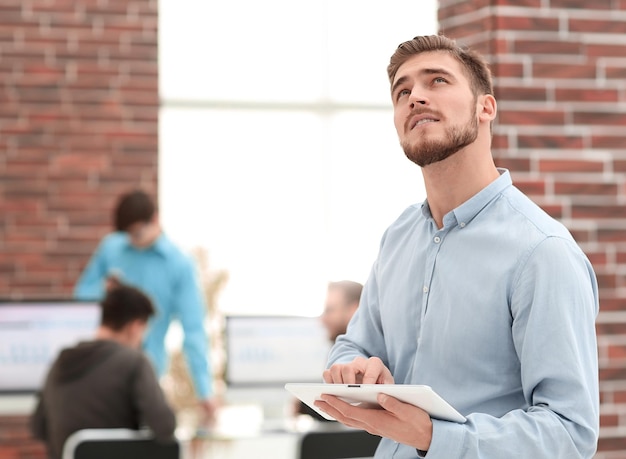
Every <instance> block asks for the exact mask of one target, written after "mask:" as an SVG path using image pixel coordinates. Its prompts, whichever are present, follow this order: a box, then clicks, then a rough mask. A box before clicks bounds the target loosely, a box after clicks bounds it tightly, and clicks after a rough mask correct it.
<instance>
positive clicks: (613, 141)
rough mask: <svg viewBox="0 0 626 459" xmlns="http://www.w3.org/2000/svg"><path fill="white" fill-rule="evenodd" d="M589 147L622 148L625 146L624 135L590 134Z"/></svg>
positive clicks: (625, 138)
mask: <svg viewBox="0 0 626 459" xmlns="http://www.w3.org/2000/svg"><path fill="white" fill-rule="evenodd" d="M591 148H601V149H620V150H623V149H624V148H626V136H625V135H619V136H618V135H614V136H608V135H593V136H591ZM625 170H626V169H625Z"/></svg>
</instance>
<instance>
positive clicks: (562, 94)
mask: <svg viewBox="0 0 626 459" xmlns="http://www.w3.org/2000/svg"><path fill="white" fill-rule="evenodd" d="M555 98H556V100H557V101H558V102H562V101H571V102H619V98H620V96H619V91H618V90H616V89H594V88H587V89H585V90H584V91H581V90H580V89H568V88H557V89H556V90H555Z"/></svg>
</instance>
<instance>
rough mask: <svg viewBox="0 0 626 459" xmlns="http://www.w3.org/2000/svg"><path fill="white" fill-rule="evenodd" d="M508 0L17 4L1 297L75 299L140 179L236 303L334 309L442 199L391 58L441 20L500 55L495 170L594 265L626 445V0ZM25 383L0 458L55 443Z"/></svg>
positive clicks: (609, 435) (607, 458)
mask: <svg viewBox="0 0 626 459" xmlns="http://www.w3.org/2000/svg"><path fill="white" fill-rule="evenodd" d="M492 3H493V2H492ZM492 3H488V4H486V3H485V2H483V1H478V0H472V1H464V2H458V1H456V0H439V2H434V0H433V2H430V1H422V0H420V1H419V2H418V1H404V0H393V1H391V2H385V3H384V4H381V3H380V2H373V1H372V2H369V1H364V2H363V1H361V2H356V1H352V0H341V1H330V0H328V1H312V0H311V1H301V2H287V1H277V0H276V1H273V0H272V1H267V2H262V3H259V2H253V1H231V2H202V1H190V0H184V1H173V0H161V1H158V0H149V1H146V0H103V1H100V2H96V3H94V2H92V1H82V0H77V1H74V2H60V1H54V0H47V1H44V0H42V1H39V0H27V1H25V0H5V1H3V2H2V5H0V13H1V15H2V21H1V22H2V24H1V25H0V76H1V77H2V78H1V80H0V81H2V86H1V88H2V90H1V91H0V100H1V101H2V103H1V104H0V107H1V108H0V211H1V214H2V219H0V270H1V271H2V273H3V276H0V296H1V297H3V298H11V299H15V300H19V299H32V298H51V297H54V298H59V297H69V296H70V294H71V290H72V287H73V285H74V284H75V282H76V279H77V278H78V275H79V273H80V270H81V269H82V267H83V266H84V264H85V263H86V261H87V259H88V257H89V255H90V254H91V252H92V250H93V248H94V247H95V244H96V243H97V241H98V240H99V239H100V238H101V237H102V235H104V234H105V233H106V232H108V231H109V229H110V217H109V216H110V213H111V212H110V211H111V209H110V208H109V207H108V206H109V203H112V202H114V198H115V197H116V196H117V195H118V194H119V193H121V192H124V191H126V190H127V189H128V188H130V187H137V186H139V187H142V188H145V189H147V190H149V191H152V192H154V193H155V194H158V196H159V198H160V207H161V212H162V219H163V225H164V228H165V230H166V231H167V232H168V234H170V235H171V236H172V237H173V238H175V239H176V240H177V241H179V242H180V243H181V244H183V245H184V246H186V247H187V248H190V249H191V248H194V247H198V246H200V247H203V248H204V249H205V250H206V254H207V255H206V259H207V260H208V271H209V273H211V272H213V273H224V272H225V273H227V274H226V275H225V276H226V277H227V281H226V282H222V283H221V284H220V288H219V289H218V295H217V296H216V297H215V304H216V305H217V306H219V308H220V313H224V314H251V313H255V314H256V313H263V314H284V313H286V312H289V313H291V312H293V313H298V314H302V315H304V316H315V315H317V314H319V313H320V312H321V305H322V304H323V296H324V290H325V285H326V282H327V281H328V280H332V279H338V278H351V279H355V280H358V281H361V282H362V281H364V280H365V277H366V276H367V273H368V271H369V268H370V265H371V262H372V260H373V259H374V255H375V252H376V249H377V245H378V241H379V239H380V236H381V232H382V230H383V229H384V228H385V227H386V226H387V224H388V223H389V222H390V221H391V220H393V218H395V216H396V215H397V214H398V212H399V211H401V210H402V209H404V207H406V205H408V204H410V203H413V202H417V201H420V200H421V199H423V197H424V196H423V191H422V186H421V176H420V174H419V170H417V169H412V168H411V167H409V166H408V165H407V163H406V160H405V159H404V157H403V153H402V152H401V150H400V149H399V147H398V142H397V139H396V136H395V132H394V131H393V127H392V123H391V108H390V103H389V99H388V83H387V81H386V76H385V66H386V64H387V60H388V58H389V55H390V54H391V52H392V51H393V48H394V47H395V46H396V45H397V44H398V43H400V42H401V41H404V40H406V39H407V38H410V37H412V36H414V35H417V34H422V33H429V32H435V31H437V30H441V31H444V32H445V33H446V34H448V35H449V36H451V37H455V38H459V39H462V40H463V41H464V42H466V43H468V44H470V45H473V46H475V47H477V48H478V49H479V50H480V51H481V52H483V53H485V54H486V55H487V56H488V57H490V60H491V61H492V69H493V71H494V74H495V77H496V78H495V83H496V87H497V94H496V96H497V98H498V101H499V107H500V109H501V112H500V116H499V119H498V122H497V123H496V125H495V126H494V155H495V156H496V162H497V164H498V165H500V166H502V167H510V168H511V169H512V171H513V179H514V181H515V182H516V184H517V185H518V186H519V187H520V188H522V189H523V190H524V191H525V192H526V193H527V194H529V195H530V196H531V197H532V198H533V199H534V200H535V201H536V202H537V203H538V204H540V205H541V206H542V207H543V208H545V209H546V210H547V211H548V212H549V213H551V214H552V215H553V216H555V217H557V218H559V219H560V220H562V221H563V222H564V223H565V224H566V226H567V227H568V228H569V229H570V230H571V231H572V232H573V234H574V236H575V237H576V239H577V241H578V242H579V243H580V245H581V246H582V248H583V249H584V250H585V252H586V253H587V255H588V256H589V258H590V259H591V260H592V263H593V264H594V267H595V269H596V272H597V274H598V279H599V283H600V289H601V291H600V298H601V313H600V316H599V318H598V333H599V338H598V341H599V356H600V389H601V394H600V396H601V400H602V406H601V415H602V416H601V426H602V429H601V439H600V446H599V453H598V455H597V457H598V458H599V459H617V458H620V457H625V456H624V451H626V440H624V439H625V438H626V402H624V397H623V394H624V390H625V388H626V376H625V374H626V373H625V371H624V368H626V358H625V357H624V356H625V355H626V351H625V349H626V315H625V314H624V309H625V304H626V288H625V287H626V282H625V280H624V272H625V271H626V268H625V266H626V257H624V255H623V253H624V247H625V246H626V245H625V243H626V213H625V210H624V209H625V207H624V206H623V202H624V199H625V197H626V191H625V190H626V188H625V187H624V182H625V173H626V157H625V156H624V145H626V136H625V134H624V131H623V125H624V124H625V123H626V120H625V119H624V115H623V113H624V109H623V108H624V104H625V103H626V78H624V77H625V76H626V60H625V59H624V57H623V56H625V55H626V42H625V41H624V36H625V34H624V32H626V29H625V27H626V26H625V24H626V5H624V4H623V3H620V2H614V1H599V2H585V1H583V0H568V1H551V2H549V3H546V2H523V4H520V2H512V1H510V2H497V4H495V3H493V4H492ZM437 16H438V21H437V20H435V17H437ZM353 43H359V49H368V52H367V53H366V55H361V54H358V55H355V54H354V50H353V46H352V45H353ZM363 44H365V45H366V46H363ZM137 176H139V177H140V179H139V182H140V183H136V182H135V177H137ZM131 182H132V183H131ZM220 275H221V274H220ZM218 277H219V276H218ZM219 278H220V279H224V277H219ZM303 292H307V293H306V294H303ZM172 346H176V336H175V333H174V334H173V335H172ZM3 352H4V353H3ZM3 358H4V359H5V360H2V359H3ZM6 358H7V354H6V348H2V347H0V362H2V364H3V365H4V364H5V363H6ZM2 374H3V373H2V372H0V383H2V381H3V380H2V376H1V375H2ZM243 374H244V375H245V374H247V373H245V372H244V373H243ZM9 398H10V397H5V396H3V397H2V400H0V408H2V409H3V411H2V415H0V456H8V457H13V456H16V455H20V454H22V455H23V454H26V455H28V454H30V455H32V456H36V454H37V449H36V447H35V446H33V444H32V443H29V440H28V438H27V436H26V434H25V433H24V432H25V430H26V429H25V428H24V416H23V415H22V414H20V413H19V412H17V413H16V412H15V411H14V410H11V409H9V408H7V406H10V403H9V401H7V400H8V399H9ZM24 451H27V452H24ZM29 451H30V452H29ZM33 451H34V452H33ZM18 457H19V456H18Z"/></svg>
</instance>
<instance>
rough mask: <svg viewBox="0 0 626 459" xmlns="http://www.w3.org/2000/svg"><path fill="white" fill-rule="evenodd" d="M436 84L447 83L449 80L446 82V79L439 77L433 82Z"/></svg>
mask: <svg viewBox="0 0 626 459" xmlns="http://www.w3.org/2000/svg"><path fill="white" fill-rule="evenodd" d="M433 82H434V83H447V82H448V80H446V79H445V78H444V77H437V78H435V79H434V80H433Z"/></svg>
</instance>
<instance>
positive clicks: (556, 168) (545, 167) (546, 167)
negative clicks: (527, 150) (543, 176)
mask: <svg viewBox="0 0 626 459" xmlns="http://www.w3.org/2000/svg"><path fill="white" fill-rule="evenodd" d="M603 170H604V163H602V162H600V161H586V160H572V159H563V160H561V159H540V160H539V171H540V172H545V173H547V172H559V173H560V172H602V171H603Z"/></svg>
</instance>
